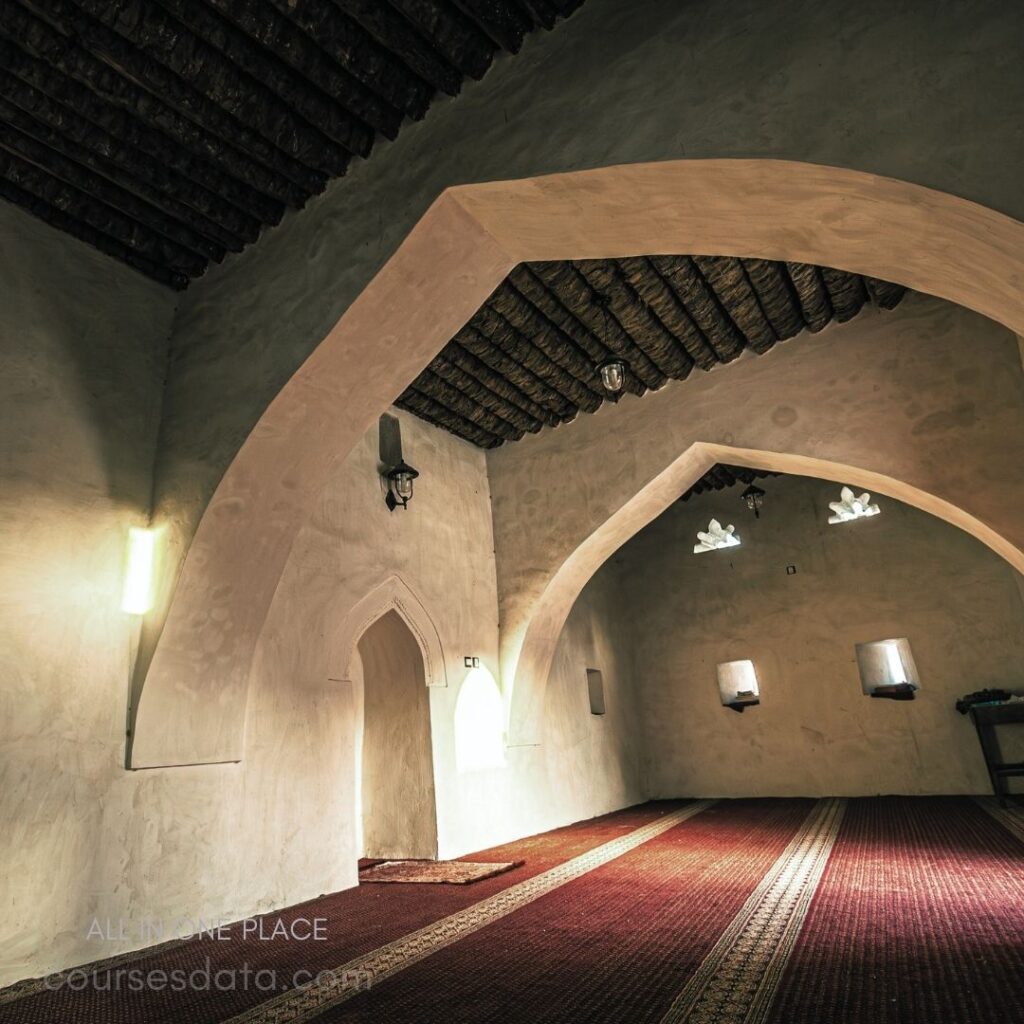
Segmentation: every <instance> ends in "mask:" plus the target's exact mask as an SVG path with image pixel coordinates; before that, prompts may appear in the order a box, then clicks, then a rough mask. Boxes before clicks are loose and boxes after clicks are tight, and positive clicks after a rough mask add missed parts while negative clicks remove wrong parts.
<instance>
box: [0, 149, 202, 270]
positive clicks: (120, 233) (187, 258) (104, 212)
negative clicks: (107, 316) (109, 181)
mask: <svg viewBox="0 0 1024 1024" xmlns="http://www.w3.org/2000/svg"><path fill="white" fill-rule="evenodd" d="M0 175H2V176H3V177H4V178H6V179H7V180H8V181H9V182H11V183H12V184H13V185H16V186H17V187H18V188H19V189H20V190H22V191H23V192H27V193H28V194H30V195H32V196H35V198H36V199H39V200H42V201H43V202H44V203H46V204H47V205H49V206H51V207H54V208H55V209H57V210H60V211H61V212H62V213H63V214H65V215H67V216H69V217H73V218H74V219H75V220H77V221H80V222H82V223H84V224H87V225H88V226H89V227H90V228H92V229H93V230H94V231H96V232H99V233H101V234H103V235H106V236H108V237H109V238H112V239H114V240H115V241H117V242H119V243H120V244H121V245H123V246H124V247H125V248H127V249H132V250H134V251H135V252H137V253H139V254H140V255H141V256H144V257H145V258H146V260H147V261H149V262H151V263H154V264H159V265H162V266H165V267H167V268H168V269H169V270H171V271H174V272H176V273H179V274H185V275H188V276H196V275H199V274H201V273H202V272H203V271H204V270H205V269H206V263H207V261H206V258H205V257H203V256H199V255H197V254H196V253H193V252H190V251H189V250H187V249H185V248H183V247H182V246H180V245H177V244H176V243H174V242H172V241H170V240H169V239H167V238H165V237H163V236H162V235H160V234H159V233H157V232H155V231H153V230H151V229H150V228H148V227H145V226H144V225H142V224H139V223H138V222H136V221H134V220H132V219H131V218H130V217H127V216H125V215H124V214H123V213H121V212H120V211H118V210H116V209H114V208H113V207H111V206H108V205H107V204H106V203H103V202H101V201H100V200H97V199H94V198H93V197H92V196H90V195H87V194H86V193H84V192H82V191H81V190H80V189H77V188H75V187H74V186H72V185H69V184H68V183H67V182H65V181H62V180H60V179H59V178H56V177H54V176H53V175H52V174H50V173H49V172H47V171H45V170H43V169H42V168H40V167H38V166H36V165H35V164H33V163H29V162H28V161H27V160H24V159H22V158H21V157H20V156H19V155H17V154H14V153H11V152H10V151H9V150H7V149H4V148H0Z"/></svg>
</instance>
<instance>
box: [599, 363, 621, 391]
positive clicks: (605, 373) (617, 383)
mask: <svg viewBox="0 0 1024 1024" xmlns="http://www.w3.org/2000/svg"><path fill="white" fill-rule="evenodd" d="M597 372H598V373H600V374H601V384H602V386H603V387H604V389H605V391H607V392H608V394H609V395H617V394H619V393H620V392H621V391H622V388H623V386H624V385H625V383H626V364H625V363H624V362H623V361H622V360H621V359H606V360H605V361H604V362H603V363H600V364H598V367H597Z"/></svg>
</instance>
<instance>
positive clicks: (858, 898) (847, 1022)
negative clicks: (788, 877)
mask: <svg viewBox="0 0 1024 1024" xmlns="http://www.w3.org/2000/svg"><path fill="white" fill-rule="evenodd" d="M770 1020H771V1021H772V1022H773V1024H833V1022H834V1024H938V1022H941V1024H1016V1022H1018V1021H1024V847H1022V846H1021V844H1020V843H1019V842H1017V841H1016V840H1014V839H1013V838H1012V837H1011V835H1010V834H1009V833H1008V832H1007V831H1006V830H1005V829H1003V828H1002V827H1001V826H1000V825H999V824H998V823H997V822H995V821H994V820H993V819H992V818H990V817H989V816H988V815H987V814H986V813H985V812H984V811H983V810H981V809H980V808H979V807H978V806H977V805H976V804H975V803H974V802H973V801H970V800H966V799H958V798H927V797H915V798H901V797H888V798H879V799H871V800H851V801H850V804H849V807H848V809H847V812H846V819H845V822H844V825H843V831H842V834H841V838H840V841H839V843H838V844H837V845H836V848H835V850H834V851H833V854H832V857H831V858H830V860H829V864H828V867H827V868H826V869H825V874H824V876H823V878H822V881H821V884H820V886H819V887H818V890H817V894H816V896H815V898H814V901H813V903H812V906H811V911H810V914H809V915H808V917H807V920H806V921H805V923H804V927H803V930H802V932H801V934H800V938H799V940H798V942H797V948H796V950H795V953H794V956H793V958H792V959H791V960H790V963H789V968H788V970H787V973H786V976H785V977H784V979H783V982H782V987H781V989H780V991H779V993H778V995H777V997H776V1000H775V1004H774V1006H773V1009H772V1014H771V1017H770Z"/></svg>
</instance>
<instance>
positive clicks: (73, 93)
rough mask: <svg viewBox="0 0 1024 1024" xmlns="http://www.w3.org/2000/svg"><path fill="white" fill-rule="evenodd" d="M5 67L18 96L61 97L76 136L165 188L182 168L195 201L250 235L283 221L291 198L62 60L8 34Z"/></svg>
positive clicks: (65, 125) (18, 99) (23, 102)
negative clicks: (168, 176)
mask: <svg viewBox="0 0 1024 1024" xmlns="http://www.w3.org/2000/svg"><path fill="white" fill-rule="evenodd" d="M0 67H3V68H5V69H6V71H7V73H8V75H7V81H9V82H12V83H15V84H13V85H11V86H10V89H9V91H7V92H6V95H7V96H8V98H9V99H10V100H11V102H14V103H17V104H18V106H20V107H22V109H24V110H27V111H28V112H29V113H32V114H33V115H34V116H46V115H43V114H41V113H40V112H41V111H42V110H43V109H44V103H45V102H47V101H48V102H50V103H53V104H57V105H58V107H59V110H58V112H57V113H56V114H54V115H53V116H52V121H53V123H54V125H55V126H56V127H59V128H61V129H62V130H64V131H67V132H68V134H69V135H70V137H71V138H72V140H73V141H75V142H76V143H78V144H83V145H84V143H83V142H82V141H81V140H82V139H83V138H88V139H89V141H90V142H91V143H92V144H93V145H94V147H95V148H96V150H97V152H99V153H101V154H102V155H103V156H108V157H109V158H110V159H111V160H116V161H117V162H118V163H120V164H124V165H125V166H126V167H128V168H129V169H130V170H132V171H133V172H135V173H138V174H139V176H140V177H142V178H145V179H147V180H149V181H151V182H152V183H153V184H154V185H157V186H158V187H160V188H161V189H163V188H164V185H163V183H162V174H163V172H164V171H168V172H173V173H177V174H179V175H180V176H181V179H182V182H183V187H185V188H186V189H187V190H188V192H189V195H190V197H191V200H192V201H193V203H194V205H195V206H196V209H198V210H200V212H202V213H208V214H209V215H210V216H211V217H212V218H213V219H216V220H217V221H219V222H220V223H223V224H224V225H225V226H227V227H229V228H231V230H233V231H235V232H236V233H237V234H238V235H240V236H243V237H245V238H246V239H247V240H255V238H256V237H258V235H259V230H260V226H261V223H267V224H276V223H278V221H280V219H281V217H282V215H283V214H284V210H285V204H284V203H282V202H280V201H279V200H277V199H272V198H271V197H270V196H269V195H266V194H264V193H262V192H259V191H258V190H256V189H254V188H252V187H251V186H249V185H247V184H246V183H245V182H243V181H240V180H238V179H236V178H232V177H231V176H230V175H229V174H227V173H225V172H223V171H222V170H221V169H220V167H218V166H217V165H215V164H213V163H211V162H210V161H208V160H204V159H202V158H200V157H196V156H193V154H192V153H191V152H190V151H189V150H188V149H186V148H185V147H183V146H180V145H175V144H174V140H173V139H172V138H171V137H169V136H167V135H163V134H161V132H159V131H157V130H155V129H153V128H150V127H149V126H148V125H147V124H146V123H144V122H143V121H141V120H140V119H139V118H137V117H135V116H133V115H132V114H130V113H128V112H127V111H124V110H122V109H121V108H120V107H115V106H113V105H111V104H110V103H108V102H107V101H106V100H103V99H101V98H100V97H98V96H96V95H95V94H94V93H93V92H92V91H91V90H89V89H83V88H82V87H81V86H80V85H79V84H78V83H77V82H75V81H74V80H73V79H71V78H69V77H68V76H67V75H65V74H63V73H62V72H61V71H60V70H59V69H58V68H56V67H54V66H51V65H49V64H46V63H44V62H43V61H41V60H38V59H36V58H35V57H33V56H31V55H30V54H27V53H24V52H23V51H22V50H19V49H18V47H16V46H15V45H14V44H13V43H11V42H10V41H8V40H7V39H4V38H3V37H0ZM39 97H43V99H40V98H39ZM214 210H216V211H217V212H216V214H214V213H213V212H212V211H214ZM250 235H251V239H250Z"/></svg>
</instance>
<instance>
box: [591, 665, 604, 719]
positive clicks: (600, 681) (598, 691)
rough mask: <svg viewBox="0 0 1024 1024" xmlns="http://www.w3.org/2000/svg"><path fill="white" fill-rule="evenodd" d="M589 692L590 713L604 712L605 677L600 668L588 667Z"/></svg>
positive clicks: (599, 713) (601, 713) (598, 713)
mask: <svg viewBox="0 0 1024 1024" xmlns="http://www.w3.org/2000/svg"><path fill="white" fill-rule="evenodd" d="M587 694H588V696H589V697H590V713H591V714H592V715H603V714H604V677H603V676H602V675H601V670H600V669H598V668H588V669H587Z"/></svg>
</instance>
